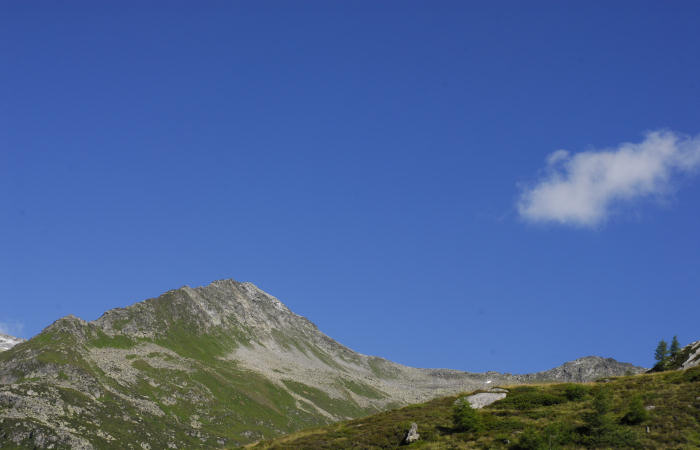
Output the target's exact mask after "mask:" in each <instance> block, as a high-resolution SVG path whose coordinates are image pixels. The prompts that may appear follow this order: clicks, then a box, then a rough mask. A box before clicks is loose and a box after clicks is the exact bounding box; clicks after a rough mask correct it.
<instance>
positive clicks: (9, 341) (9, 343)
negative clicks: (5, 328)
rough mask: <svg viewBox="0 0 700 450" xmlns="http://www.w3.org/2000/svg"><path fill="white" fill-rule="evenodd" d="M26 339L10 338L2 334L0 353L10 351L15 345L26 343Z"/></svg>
mask: <svg viewBox="0 0 700 450" xmlns="http://www.w3.org/2000/svg"><path fill="white" fill-rule="evenodd" d="M24 341H25V339H22V338H18V337H14V336H10V335H8V334H3V333H0V352H3V351H5V350H9V349H11V348H12V347H14V346H15V345H17V344H19V343H21V342H24Z"/></svg>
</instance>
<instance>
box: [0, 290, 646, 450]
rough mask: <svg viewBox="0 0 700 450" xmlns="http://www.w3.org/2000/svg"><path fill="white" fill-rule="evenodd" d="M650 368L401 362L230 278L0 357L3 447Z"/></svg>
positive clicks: (289, 423) (190, 429) (241, 425)
mask: <svg viewBox="0 0 700 450" xmlns="http://www.w3.org/2000/svg"><path fill="white" fill-rule="evenodd" d="M642 370H643V369H642V368H638V367H634V366H631V365H629V364H622V363H617V362H616V361H614V360H603V359H602V358H595V357H589V358H583V359H581V360H577V361H573V362H571V363H567V364H565V365H564V366H561V367H559V368H556V369H552V370H550V371H546V372H540V373H537V374H530V375H511V374H500V373H496V372H487V373H467V372H460V371H455V370H447V369H416V368H411V367H406V366H402V365H400V364H396V363H393V362H391V361H387V360H385V359H382V358H378V357H373V356H366V355H362V354H359V353H356V352H354V351H352V350H350V349H349V348H347V347H345V346H343V345H341V344H339V343H338V342H336V341H334V340H333V339H331V338H329V337H328V336H326V335H325V334H323V333H321V332H320V331H319V330H318V328H317V327H316V326H315V325H314V324H313V323H311V322H310V321H308V320H307V319H305V318H304V317H301V316H299V315H297V314H294V313H293V312H291V311H290V310H289V309H288V308H287V307H286V306H285V305H283V304H282V303H281V302H280V301H279V300H277V299H276V298H275V297H272V296H270V295H268V294H266V293H265V292H263V291H261V290H260V289H258V288H257V287H256V286H254V285H252V284H250V283H238V282H235V281H233V280H222V281H216V282H214V283H212V284H210V285H208V286H203V287H199V288H190V287H183V288H180V289H176V290H173V291H169V292H167V293H165V294H163V295H161V296H160V297H158V298H154V299H149V300H146V301H143V302H140V303H136V304H134V305H132V306H129V307H127V308H118V309H114V310H111V311H108V312H106V313H105V314H104V315H103V316H102V317H100V318H99V319H97V320H95V321H93V322H85V321H83V320H81V319H79V318H76V317H73V316H68V317H64V318H62V319H59V320H58V321H56V322H55V323H53V324H52V325H50V326H49V327H47V328H46V329H45V330H44V331H43V332H42V333H40V334H39V335H37V336H36V337H34V338H33V339H31V340H29V341H27V342H24V343H21V344H19V345H17V346H15V347H13V348H12V349H10V350H8V351H6V352H3V353H0V446H3V441H4V442H8V443H10V442H11V443H12V445H22V446H30V447H31V446H35V447H39V448H44V447H46V448H59V447H70V448H109V447H115V448H116V447H118V448H138V447H141V448H150V447H163V446H165V447H169V448H194V447H205V448H211V447H223V446H235V445H240V444H243V443H246V442H251V441H255V440H258V439H260V438H264V437H270V436H275V435H280V434H283V433H288V432H290V431H294V430H298V429H300V428H304V427H309V426H314V425H321V424H326V423H330V422H334V421H337V420H342V419H346V418H353V417H360V416H364V415H367V414H370V413H372V412H376V411H380V410H384V409H388V408H392V407H396V406H400V405H405V404H408V403H415V402H419V401H425V400H427V399H430V398H434V397H436V396H440V395H448V394H453V393H456V392H461V391H470V390H474V389H478V388H482V387H486V386H490V385H493V384H517V383H522V382H530V381H584V380H591V379H594V378H599V377H603V376H610V375H617V374H620V373H625V372H632V373H637V372H640V371H642Z"/></svg>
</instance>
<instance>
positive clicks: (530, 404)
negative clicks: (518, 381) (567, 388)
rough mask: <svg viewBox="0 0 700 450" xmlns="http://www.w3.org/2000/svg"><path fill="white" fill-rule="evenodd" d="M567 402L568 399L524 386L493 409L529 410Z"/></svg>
mask: <svg viewBox="0 0 700 450" xmlns="http://www.w3.org/2000/svg"><path fill="white" fill-rule="evenodd" d="M565 401H566V398H565V397H563V396H561V395H556V394H550V393H548V392H542V391H541V390H540V389H538V388H532V387H530V386H523V387H517V388H514V389H512V390H511V392H510V394H508V397H506V398H504V399H503V400H500V401H499V402H497V403H494V406H493V407H494V408H498V409H508V408H513V409H518V410H527V409H532V408H537V407H540V406H551V405H558V404H559V403H564V402H565Z"/></svg>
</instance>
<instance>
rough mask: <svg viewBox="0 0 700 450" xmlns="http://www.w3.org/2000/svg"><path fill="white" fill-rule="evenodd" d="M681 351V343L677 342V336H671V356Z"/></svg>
mask: <svg viewBox="0 0 700 450" xmlns="http://www.w3.org/2000/svg"><path fill="white" fill-rule="evenodd" d="M680 351H681V344H680V343H679V342H678V336H673V340H672V341H671V348H670V352H671V356H672V357H674V358H675V357H676V355H678V352H680Z"/></svg>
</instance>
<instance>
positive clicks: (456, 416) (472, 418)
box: [452, 397, 483, 431]
mask: <svg viewBox="0 0 700 450" xmlns="http://www.w3.org/2000/svg"><path fill="white" fill-rule="evenodd" d="M452 417H453V421H454V427H455V429H456V430H459V431H478V430H480V429H481V428H482V425H483V421H482V418H481V414H479V411H477V410H476V409H474V408H472V406H471V405H470V404H469V402H468V401H467V398H466V397H460V398H459V399H458V400H457V402H456V404H455V406H454V410H453V416H452Z"/></svg>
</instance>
